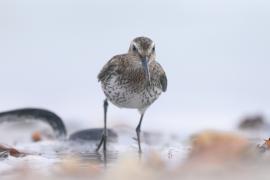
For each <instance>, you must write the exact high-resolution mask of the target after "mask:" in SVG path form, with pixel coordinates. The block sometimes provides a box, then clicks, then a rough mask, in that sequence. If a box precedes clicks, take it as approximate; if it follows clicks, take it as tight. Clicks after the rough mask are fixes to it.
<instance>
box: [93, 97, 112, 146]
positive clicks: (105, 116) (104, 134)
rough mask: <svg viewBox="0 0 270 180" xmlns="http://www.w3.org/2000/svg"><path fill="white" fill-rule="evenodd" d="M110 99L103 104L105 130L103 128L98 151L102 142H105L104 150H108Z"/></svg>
mask: <svg viewBox="0 0 270 180" xmlns="http://www.w3.org/2000/svg"><path fill="white" fill-rule="evenodd" d="M108 105H109V104H108V101H107V99H105V100H104V104H103V108H104V130H103V135H102V137H101V140H100V143H99V145H98V147H97V149H96V151H99V149H100V148H101V146H102V144H103V150H104V151H106V150H107V147H106V145H107V111H108Z"/></svg>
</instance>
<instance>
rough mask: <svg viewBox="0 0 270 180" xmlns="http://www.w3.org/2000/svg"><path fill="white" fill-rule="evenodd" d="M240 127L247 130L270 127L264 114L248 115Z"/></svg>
mask: <svg viewBox="0 0 270 180" xmlns="http://www.w3.org/2000/svg"><path fill="white" fill-rule="evenodd" d="M238 127H239V129H246V130H260V129H266V128H269V124H268V123H267V122H266V120H265V118H264V116H262V115H255V116H247V117H245V118H243V119H242V120H241V121H240V124H239V126H238Z"/></svg>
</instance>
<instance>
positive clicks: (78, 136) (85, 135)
mask: <svg viewBox="0 0 270 180" xmlns="http://www.w3.org/2000/svg"><path fill="white" fill-rule="evenodd" d="M102 134H103V129H102V128H96V129H86V130H82V131H78V132H75V133H73V134H71V135H70V137H69V140H71V141H88V142H89V141H99V140H100V139H101V137H102ZM117 139H118V135H117V134H116V132H114V131H113V130H111V129H108V141H110V142H116V141H117Z"/></svg>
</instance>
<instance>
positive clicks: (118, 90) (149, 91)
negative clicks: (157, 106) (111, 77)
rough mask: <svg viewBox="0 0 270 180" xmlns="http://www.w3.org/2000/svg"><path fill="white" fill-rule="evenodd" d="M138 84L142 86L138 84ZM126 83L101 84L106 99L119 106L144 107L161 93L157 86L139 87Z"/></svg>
mask: <svg viewBox="0 0 270 180" xmlns="http://www.w3.org/2000/svg"><path fill="white" fill-rule="evenodd" d="M140 86H142V85H141V84H140ZM135 87H136V88H134V86H128V85H122V86H121V85H115V84H114V85H112V84H107V85H104V84H103V85H102V88H103V91H104V93H105V95H106V96H107V98H108V100H109V101H110V102H111V103H113V104H114V105H116V106H118V107H120V108H132V109H139V110H140V109H145V108H147V107H148V106H150V105H151V104H152V103H153V102H154V101H155V100H156V99H157V98H158V97H159V96H160V94H161V92H162V89H161V88H160V87H159V86H148V87H139V85H138V86H135Z"/></svg>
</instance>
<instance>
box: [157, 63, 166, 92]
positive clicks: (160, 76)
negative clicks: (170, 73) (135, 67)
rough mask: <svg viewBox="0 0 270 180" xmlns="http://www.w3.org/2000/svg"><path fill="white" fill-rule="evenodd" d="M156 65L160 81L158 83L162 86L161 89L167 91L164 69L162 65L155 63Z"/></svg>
mask: <svg viewBox="0 0 270 180" xmlns="http://www.w3.org/2000/svg"><path fill="white" fill-rule="evenodd" d="M157 65H158V69H159V72H160V74H159V81H160V84H161V86H162V91H163V92H166V91H167V85H168V80H167V76H166V73H165V71H164V70H163V68H162V66H161V65H160V64H159V63H157Z"/></svg>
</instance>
